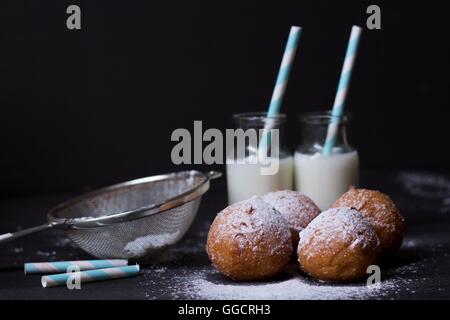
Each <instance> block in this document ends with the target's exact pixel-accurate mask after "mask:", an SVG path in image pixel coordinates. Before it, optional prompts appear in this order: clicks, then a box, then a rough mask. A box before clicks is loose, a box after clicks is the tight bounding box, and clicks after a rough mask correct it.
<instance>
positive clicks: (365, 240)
mask: <svg viewBox="0 0 450 320" xmlns="http://www.w3.org/2000/svg"><path fill="white" fill-rule="evenodd" d="M297 253H298V260H299V263H300V268H301V269H302V270H303V271H304V272H305V273H307V274H309V275H310V276H312V277H314V278H316V279H319V280H323V281H340V282H341V281H354V280H358V279H361V278H363V277H364V276H367V274H366V272H367V267H368V266H370V265H372V264H375V263H376V262H377V260H378V257H379V253H380V245H379V239H378V236H377V234H376V233H375V230H374V229H373V227H372V226H371V225H370V223H369V222H368V221H366V220H365V219H364V217H363V216H362V214H361V213H360V212H358V211H357V210H355V209H351V208H334V209H328V210H326V211H324V212H322V213H321V214H320V215H319V216H317V217H316V218H315V219H314V220H313V221H311V223H310V224H309V225H308V226H307V227H306V228H305V229H303V230H302V231H301V232H300V240H299V244H298V251H297Z"/></svg>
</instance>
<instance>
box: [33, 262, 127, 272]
mask: <svg viewBox="0 0 450 320" xmlns="http://www.w3.org/2000/svg"><path fill="white" fill-rule="evenodd" d="M126 265H128V260H126V259H108V260H78V261H55V262H28V263H25V264H24V272H25V274H38V273H66V272H67V268H68V267H69V266H78V267H79V268H80V270H92V269H103V268H113V267H121V266H126Z"/></svg>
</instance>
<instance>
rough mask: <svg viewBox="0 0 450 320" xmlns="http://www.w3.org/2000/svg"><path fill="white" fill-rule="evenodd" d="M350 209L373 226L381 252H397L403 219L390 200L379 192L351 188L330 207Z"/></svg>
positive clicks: (401, 236)
mask: <svg viewBox="0 0 450 320" xmlns="http://www.w3.org/2000/svg"><path fill="white" fill-rule="evenodd" d="M337 207H350V208H355V209H356V210H358V211H359V212H361V213H362V215H363V216H364V218H366V220H367V221H369V223H370V224H371V225H372V226H373V228H374V229H375V232H376V233H377V235H378V238H379V239H380V242H381V249H382V251H383V252H392V251H395V250H397V249H398V248H399V247H400V246H401V244H402V241H403V232H404V229H405V219H404V218H403V216H402V215H401V214H400V212H399V210H398V209H397V206H396V205H395V203H394V201H392V199H391V198H390V197H389V196H388V195H386V194H384V193H382V192H379V191H375V190H368V189H355V188H351V189H350V190H349V191H347V192H346V193H344V194H343V195H342V196H341V197H340V198H339V199H338V200H336V202H335V203H334V204H333V205H332V208H337Z"/></svg>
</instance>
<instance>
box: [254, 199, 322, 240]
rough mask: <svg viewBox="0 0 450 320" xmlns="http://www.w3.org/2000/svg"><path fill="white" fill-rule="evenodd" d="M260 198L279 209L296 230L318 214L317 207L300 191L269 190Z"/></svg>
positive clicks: (299, 229) (300, 228) (303, 226)
mask: <svg viewBox="0 0 450 320" xmlns="http://www.w3.org/2000/svg"><path fill="white" fill-rule="evenodd" d="M261 199H262V200H264V201H266V202H267V203H269V204H270V205H271V206H272V207H273V208H274V209H275V210H277V211H279V212H280V213H281V214H282V215H283V216H284V217H285V219H286V220H287V222H288V223H289V224H290V226H291V227H292V228H294V229H295V230H296V231H297V232H299V231H301V230H302V229H303V228H305V227H306V226H307V225H308V223H310V222H311V220H313V219H314V218H315V217H316V216H317V215H319V214H320V209H319V207H317V205H316V204H315V203H314V202H313V201H312V200H311V199H310V198H308V197H307V196H305V195H304V194H302V193H300V192H296V191H291V190H283V191H276V192H270V193H267V194H265V195H263V196H262V197H261Z"/></svg>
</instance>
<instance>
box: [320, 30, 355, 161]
mask: <svg viewBox="0 0 450 320" xmlns="http://www.w3.org/2000/svg"><path fill="white" fill-rule="evenodd" d="M361 32H362V29H361V28H360V27H358V26H353V27H352V32H351V34H350V39H349V41H348V46H347V52H346V53H345V60H344V65H343V66H342V71H341V77H340V79H339V85H338V89H337V92H336V97H335V99H334V104H333V110H332V112H331V116H332V119H331V123H330V124H329V126H328V131H327V137H326V140H325V145H324V147H323V149H322V154H323V155H327V156H328V155H330V154H331V153H332V151H333V147H334V144H335V143H336V136H337V133H338V129H339V122H340V121H341V119H342V116H343V113H344V106H345V98H346V97H347V91H348V87H349V84H350V78H351V76H352V70H353V65H354V63H355V59H356V54H357V52H358V45H359V39H360V38H361Z"/></svg>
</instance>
